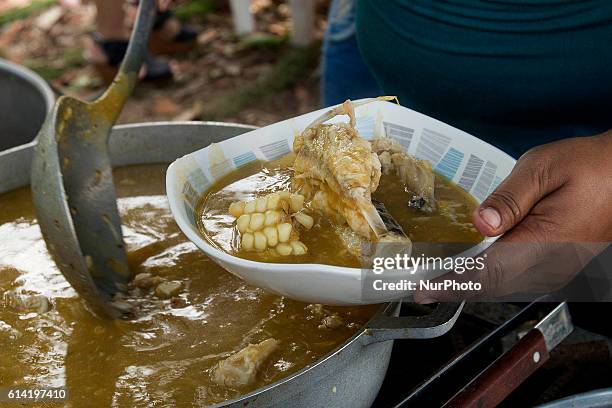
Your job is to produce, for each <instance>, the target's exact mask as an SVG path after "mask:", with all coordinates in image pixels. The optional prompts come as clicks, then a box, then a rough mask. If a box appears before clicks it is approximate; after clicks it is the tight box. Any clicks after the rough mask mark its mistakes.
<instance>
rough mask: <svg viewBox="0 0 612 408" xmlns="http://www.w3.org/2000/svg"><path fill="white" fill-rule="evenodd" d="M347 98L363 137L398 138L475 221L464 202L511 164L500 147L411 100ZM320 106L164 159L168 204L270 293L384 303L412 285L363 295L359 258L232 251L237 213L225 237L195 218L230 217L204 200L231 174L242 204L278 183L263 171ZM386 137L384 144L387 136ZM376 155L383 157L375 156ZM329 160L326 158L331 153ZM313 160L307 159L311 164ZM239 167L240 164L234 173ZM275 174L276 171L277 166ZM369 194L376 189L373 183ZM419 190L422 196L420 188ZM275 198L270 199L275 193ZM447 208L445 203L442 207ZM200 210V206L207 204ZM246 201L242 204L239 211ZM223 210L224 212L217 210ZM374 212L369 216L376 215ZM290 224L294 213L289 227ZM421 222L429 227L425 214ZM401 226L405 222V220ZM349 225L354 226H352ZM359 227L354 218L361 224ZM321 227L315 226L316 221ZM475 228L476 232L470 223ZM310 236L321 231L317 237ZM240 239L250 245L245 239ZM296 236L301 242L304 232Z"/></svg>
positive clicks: (430, 272) (420, 272) (481, 194)
mask: <svg viewBox="0 0 612 408" xmlns="http://www.w3.org/2000/svg"><path fill="white" fill-rule="evenodd" d="M353 106H354V114H355V120H356V123H355V127H354V130H355V131H356V132H357V134H358V135H359V137H360V138H363V139H365V140H370V141H376V140H381V138H384V140H385V141H389V142H390V143H392V144H393V146H397V148H398V149H400V148H401V149H402V150H403V153H402V154H404V153H405V156H409V157H415V158H416V162H419V163H424V164H423V167H427V168H429V169H430V170H429V171H432V172H433V173H434V174H435V177H436V183H441V184H440V186H441V188H440V189H439V191H440V192H441V193H443V190H444V189H446V190H448V189H454V193H453V194H455V195H456V196H460V195H461V194H463V196H464V197H463V198H464V200H465V201H466V203H467V202H470V200H471V204H469V205H467V206H466V211H464V213H463V214H460V215H461V216H462V217H463V221H462V224H464V225H462V226H461V227H462V228H468V229H469V228H472V229H473V226H471V220H470V218H469V217H470V215H471V210H473V209H474V208H475V207H476V206H477V204H478V203H480V202H482V201H483V200H484V199H485V198H486V196H487V195H488V194H489V193H490V192H491V191H493V190H494V189H495V187H496V186H497V185H498V184H499V183H500V182H501V181H502V180H503V179H504V178H505V177H506V176H507V175H508V174H509V173H510V171H511V169H512V167H513V166H514V164H515V160H514V159H513V158H512V157H510V156H508V155H507V154H505V153H504V152H502V151H500V150H499V149H497V148H495V147H493V146H491V145H489V144H487V143H485V142H483V141H481V140H479V139H477V138H476V137H474V136H471V135H469V134H467V133H465V132H463V131H461V130H458V129H456V128H454V127H452V126H449V125H447V124H444V123H442V122H440V121H438V120H435V119H432V118H430V117H428V116H425V115H423V114H420V113H418V112H415V111H413V110H410V109H408V108H405V107H402V106H399V105H396V104H394V103H390V102H387V101H381V100H360V101H355V102H354V104H353ZM327 112H328V109H321V110H318V111H315V112H311V113H308V114H305V115H301V116H298V117H296V118H292V119H288V120H285V121H283V122H279V123H275V124H273V125H269V126H266V127H263V128H260V129H256V130H252V131H250V132H248V133H245V134H242V135H239V136H237V137H234V138H231V139H228V140H225V141H223V142H221V143H215V144H213V145H211V146H208V147H206V148H203V149H201V150H198V151H195V152H192V153H190V154H188V155H186V156H184V157H181V158H180V159H178V160H176V161H175V162H174V163H172V164H171V165H170V167H169V169H168V172H167V177H166V189H167V194H168V199H169V203H170V208H171V210H172V213H173V215H174V217H175V219H176V221H177V224H178V225H179V227H180V228H181V230H182V231H183V233H185V235H186V236H187V237H188V238H189V239H190V240H191V241H192V242H194V243H195V244H196V245H197V246H198V247H199V248H200V249H201V250H202V251H204V252H205V253H206V254H207V255H208V256H209V257H211V258H212V259H214V260H215V261H216V262H217V263H218V264H219V265H221V266H223V267H224V268H225V269H226V270H228V271H229V272H231V273H232V274H234V275H236V276H238V277H240V278H242V279H244V280H245V281H247V282H248V283H250V284H253V285H256V286H259V287H262V288H265V289H266V290H269V291H271V292H273V293H277V294H280V295H283V296H287V297H290V298H293V299H297V300H301V301H305V302H316V303H323V304H330V305H356V304H370V303H382V302H388V301H392V300H395V299H399V298H403V297H409V296H411V291H409V290H403V289H401V290H394V291H390V290H381V291H377V292H374V293H371V291H369V292H368V295H367V296H364V289H363V285H364V279H365V278H364V276H365V273H367V272H368V269H367V268H365V267H362V266H361V265H359V264H358V263H357V264H353V265H349V264H342V263H339V264H338V263H335V262H334V259H333V256H332V257H328V259H326V260H324V261H317V258H313V257H310V258H308V257H302V259H304V260H303V261H297V262H291V263H288V262H284V260H287V259H289V258H287V257H277V258H269V259H272V261H270V262H268V261H267V259H268V258H261V257H258V256H257V253H256V252H251V253H250V254H251V255H252V256H251V255H249V254H248V253H247V254H246V256H243V255H244V253H237V252H232V250H231V245H234V244H235V243H236V242H238V243H239V244H242V245H244V244H245V242H244V241H240V240H241V238H240V237H241V236H242V237H244V235H248V234H246V233H244V231H243V232H242V233H241V232H240V228H241V227H240V225H239V221H240V220H239V219H236V220H235V224H236V225H235V226H233V227H231V226H230V227H229V228H233V232H232V233H231V234H229V233H227V232H224V231H221V232H220V233H219V234H217V235H218V236H219V237H221V238H222V237H223V235H224V234H225V236H226V237H227V239H226V242H223V240H222V239H219V240H215V239H211V237H210V236H208V234H207V230H206V227H204V228H203V227H202V223H204V224H206V223H207V222H208V219H212V220H214V219H215V218H218V219H220V220H221V221H222V222H219V225H221V226H222V225H224V224H223V223H224V222H225V223H226V224H228V222H231V220H233V218H231V217H230V218H229V219H228V218H219V215H218V213H219V211H218V210H223V209H219V208H217V209H215V208H213V209H212V210H211V211H210V212H206V211H203V210H202V208H203V197H207V196H211V195H214V194H215V193H216V192H218V193H219V194H221V195H223V194H225V195H226V196H227V195H228V194H230V193H232V189H234V190H235V189H236V188H238V187H236V186H237V184H236V183H233V181H235V179H238V178H240V177H244V178H243V180H246V181H247V182H248V183H245V184H244V185H245V186H247V187H248V186H250V188H251V189H252V193H253V194H251V195H250V196H248V197H247V200H246V204H245V201H243V202H241V203H239V204H241V205H242V206H244V205H249V204H248V201H251V204H250V205H251V206H253V205H255V204H256V201H257V198H258V197H261V196H262V194H263V193H262V192H264V191H265V192H266V193H269V192H273V191H275V190H274V188H276V187H274V188H272V189H269V190H265V188H264V187H265V186H264V185H265V184H266V183H268V184H273V183H269V182H268V180H267V179H266V177H267V176H268V175H269V174H271V173H273V172H274V171H275V168H276V167H278V166H279V164H278V163H282V162H283V160H284V158H287V157H289V158H290V157H291V155H292V154H294V153H295V152H292V146H294V141H295V138H296V136H298V135H300V134H302V132H304V130H305V129H306V128H307V127H309V126H310V125H311V124H312V123H313V121H317V120H318V119H321V118H323V119H328V118H329V116H333V115H327V116H325V114H326V113H327ZM342 122H346V116H340V115H338V116H334V117H331V119H330V120H328V121H327V123H335V124H337V123H342ZM347 126H348V125H347ZM384 143H385V144H387V142H384ZM351 154H352V153H351ZM379 156H380V157H381V160H380V161H381V162H382V161H383V160H382V156H381V155H379ZM332 159H333V158H332ZM328 160H330V159H329V158H328ZM410 160H413V159H410ZM270 163H271V164H270ZM266 164H270V166H268V167H266ZM257 165H259V166H260V167H261V166H263V169H261V171H259V172H257ZM249 166H255V170H252V171H251V173H249V170H244V169H248V168H249ZM280 166H281V167H282V166H285V167H287V168H290V167H291V159H290V160H289V164H288V165H287V163H284V164H281V165H280ZM316 166H317V165H314V166H312V165H311V167H316ZM302 167H307V166H302ZM383 171H384V165H383ZM241 172H242V173H244V174H242V175H241ZM245 172H246V173H245ZM249 174H251V177H250V178H249V177H246V176H248V175H249ZM279 177H283V176H282V174H281V176H279ZM385 177H386V176H385V175H384V174H383V176H382V177H381V178H380V186H379V187H378V191H380V190H385V188H386V190H385V191H384V192H385V194H383V195H382V197H380V199H381V200H384V199H385V196H387V197H388V196H394V195H398V194H399V193H398V194H395V191H393V190H390V189H389V188H390V187H389V186H391V187H395V188H397V185H393V184H389V183H387V184H389V186H387V187H385V185H384V184H385V181H384V180H385ZM387 177H388V176H387ZM255 180H264V182H263V183H261V182H259V184H258V182H257V181H255ZM293 182H294V181H293ZM224 186H225V187H226V188H225V189H224V188H223V187H224ZM436 186H438V184H436ZM239 187H240V186H239ZM243 187H244V186H243ZM436 188H438V187H436ZM298 192H299V191H298ZM281 194H288V192H287V193H283V192H281ZM436 194H438V190H436ZM266 197H267V196H266ZM372 197H376V193H374V195H373V196H372ZM420 199H421V200H422V198H420ZM274 200H275V201H276V198H274ZM204 201H206V200H204ZM402 202H403V201H402ZM311 203H312V201H311ZM387 203H388V202H387ZM204 204H206V202H204ZM228 204H229V207H232V206H233V205H235V204H234V203H231V204H230V203H229V202H225V203H224V204H223V205H225V206H226V207H225V212H228V211H229V212H230V213H231V212H232V208H227V205H228ZM393 204H394V203H393V202H391V203H390V205H393ZM442 204H444V205H447V204H448V205H447V207H451V209H452V207H453V205H454V204H455V203H453V202H450V204H449V203H447V202H445V201H444V200H440V211H438V213H440V212H442ZM470 206H471V207H470ZM444 209H445V210H446V208H444ZM470 209H471V210H470ZM204 210H206V206H205V205H204ZM400 210H401V208H400ZM468 210H470V211H468ZM240 211H242V210H241V209H239V210H238V213H235V214H234V215H235V216H238V215H239V214H240ZM248 211H249V210H245V212H248ZM292 211H293V210H291V209H289V210H288V211H287V214H285V217H288V216H291V217H293V216H294V215H290V214H289V213H291V212H292ZM314 212H316V211H314ZM397 214H398V212H396V213H395V215H397ZM431 214H437V213H431V212H430V213H429V214H422V217H414V218H412V219H411V221H412V220H416V219H425V220H426V219H427V218H428V217H430V218H431ZM313 215H314V214H313ZM359 216H360V214H359V213H358V212H357V213H355V217H353V216H350V217H345V223H346V222H348V223H349V224H350V223H351V218H358V217H359ZM222 217H226V216H225V215H222ZM235 218H239V217H235ZM260 218H261V217H260ZM364 218H368V215H367V214H366V215H365V217H364ZM372 218H375V215H374V216H372ZM228 220H230V221H228ZM455 224H457V223H455ZM295 225H296V223H295V222H294V230H295ZM422 225H423V228H424V229H428V228H429V225H430V224H427V223H425V224H422ZM404 226H406V225H405V224H404ZM455 227H456V226H455ZM351 228H353V227H352V226H351ZM356 228H359V226H357V227H356ZM423 228H421V229H423ZM448 228H451V224H449V223H447V224H444V225H442V226H441V228H438V229H442V230H444V229H448ZM453 228H454V227H453ZM203 230H204V231H203ZM322 230H323V229H321V228H320V229H319V231H322ZM248 231H250V230H248ZM432 232H433V229H432ZM472 232H475V230H473V231H472ZM429 233H430V232H429V231H425V234H424V235H423V234H421V238H420V239H419V240H420V241H427V239H428V236H427V234H429ZM255 234H257V232H256V233H255ZM210 235H212V234H210ZM328 238H329V234H328V235H327V236H326V237H324V238H320V239H318V238H317V237H314V238H312V234H311V243H313V244H312V245H321V246H320V247H317V248H319V250H320V251H323V250H324V248H323V246H325V245H327V246H330V245H331V246H333V245H332V244H331V241H327V239H328ZM496 238H497V237H487V238H482V237H478V238H477V239H473V238H470V239H472V241H470V242H471V244H470V245H469V247H468V248H464V249H463V250H462V252H461V253H455V254H453V256H455V257H468V256H475V255H477V254H479V253H481V252H482V251H483V250H485V249H486V248H487V247H488V246H490V245H491V244H492V243H493V242H494V241H495V239H496ZM445 239H450V238H445ZM315 241H318V243H317V242H315ZM232 242H233V243H234V244H232ZM321 242H323V244H321ZM450 242H453V241H452V240H451V241H450ZM454 242H460V241H454ZM461 242H462V241H461ZM246 244H250V245H251V246H252V245H253V244H251V243H250V242H247V243H246ZM255 244H256V243H255ZM306 244H307V245H305V246H306V247H307V246H309V245H308V243H306ZM279 245H280V244H278V245H277V247H276V248H275V249H276V250H278V248H279ZM299 245H303V244H302V243H301V241H300V243H299ZM334 245H335V244H334ZM315 249H316V248H309V249H308V251H310V253H313V254H314V253H316V252H317V251H316V250H315ZM298 250H299V248H298ZM266 251H267V250H266ZM300 253H301V251H300ZM238 255H240V256H238ZM335 255H337V254H335ZM313 256H314V255H313ZM338 256H339V255H338ZM313 259H314V261H313ZM445 272H447V271H445V270H444V269H440V268H438V269H433V268H417V269H416V271H410V272H409V271H407V270H405V269H403V270H402V269H391V270H389V271H385V274H386V276H387V277H388V278H392V279H402V278H408V279H433V278H435V277H438V276H440V275H442V274H443V273H445Z"/></svg>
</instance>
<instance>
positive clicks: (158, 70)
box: [91, 33, 174, 84]
mask: <svg viewBox="0 0 612 408" xmlns="http://www.w3.org/2000/svg"><path fill="white" fill-rule="evenodd" d="M91 39H92V40H93V42H94V44H95V45H96V46H97V47H98V48H99V49H100V50H101V51H102V53H103V54H104V57H105V61H104V62H93V65H94V66H95V68H96V70H97V71H98V73H99V74H100V76H101V77H102V79H103V80H104V82H105V83H106V84H109V83H111V82H112V81H113V78H114V77H115V75H116V74H117V71H118V70H119V65H121V61H123V56H124V55H125V52H126V51H127V47H128V42H127V41H125V40H106V39H104V38H102V36H101V35H100V34H99V33H93V34H91ZM173 76H174V75H173V73H172V69H171V68H170V64H169V63H168V61H165V60H163V59H161V58H157V57H153V56H151V55H149V54H147V56H146V57H145V62H144V75H142V76H141V77H140V80H142V81H159V80H168V79H172V78H173Z"/></svg>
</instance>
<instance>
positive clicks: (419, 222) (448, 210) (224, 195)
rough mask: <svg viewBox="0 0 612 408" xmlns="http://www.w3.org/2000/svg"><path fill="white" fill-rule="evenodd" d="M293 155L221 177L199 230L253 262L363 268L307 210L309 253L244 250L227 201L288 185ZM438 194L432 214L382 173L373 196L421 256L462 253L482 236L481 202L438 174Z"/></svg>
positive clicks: (201, 208)
mask: <svg viewBox="0 0 612 408" xmlns="http://www.w3.org/2000/svg"><path fill="white" fill-rule="evenodd" d="M293 159H294V155H293V154H290V155H288V156H286V157H283V158H281V159H279V160H276V161H273V162H268V163H263V162H256V163H253V164H250V165H248V166H244V167H242V168H240V169H237V170H235V171H233V172H231V173H229V174H228V175H226V176H225V177H223V178H221V179H220V180H218V181H217V182H216V183H215V184H214V185H213V186H212V187H211V188H210V189H209V190H208V191H207V192H206V193H205V194H204V196H203V197H202V199H201V200H200V203H199V205H198V210H197V214H198V219H197V223H198V227H199V230H200V232H201V233H202V235H203V236H204V237H205V238H206V239H207V241H208V242H209V243H210V244H212V245H214V246H216V247H217V248H219V249H222V250H224V251H226V252H228V253H230V254H232V255H235V256H239V257H242V258H245V259H250V260H254V261H261V262H283V263H285V262H286V263H320V264H327V265H338V266H348V267H360V266H361V264H360V262H359V260H358V259H357V257H355V256H354V255H352V254H351V253H349V252H348V251H347V250H346V248H345V246H344V245H343V243H342V241H341V240H340V238H338V236H337V234H336V232H335V230H334V228H333V226H332V225H331V224H330V223H329V221H327V219H326V218H324V217H322V216H320V215H319V214H317V213H313V212H309V214H310V215H312V216H313V217H314V219H315V225H314V227H313V228H312V229H311V230H308V231H305V230H302V231H301V232H300V240H301V241H302V242H304V244H306V246H307V247H308V254H307V255H301V256H291V255H290V256H284V257H283V256H279V255H274V254H270V252H269V251H263V252H256V251H244V250H241V249H240V245H239V243H240V240H239V238H240V237H239V233H238V231H237V230H236V228H235V221H236V219H235V218H234V217H232V216H231V215H229V213H228V208H229V205H230V204H231V203H232V202H235V201H239V200H247V201H248V200H253V199H255V198H257V197H259V196H263V195H266V194H270V193H272V192H275V191H281V190H289V189H290V185H291V177H292V174H293V171H292V169H291V164H292V162H293ZM435 196H436V202H437V208H436V210H435V211H434V212H433V213H424V212H423V211H420V210H418V209H416V208H410V207H408V201H409V200H410V198H411V197H412V193H410V192H409V191H406V190H405V189H404V186H403V184H402V182H401V180H400V179H399V178H398V177H397V176H395V175H394V174H390V175H383V176H382V178H381V180H380V184H379V186H378V189H377V190H376V192H375V193H374V195H373V197H374V198H375V199H377V200H379V201H381V202H382V203H383V204H385V207H386V208H387V210H388V211H389V213H390V214H391V215H392V216H393V218H394V219H395V220H396V221H397V222H398V223H399V224H400V226H401V227H402V229H403V230H404V232H405V233H406V234H407V235H408V236H409V237H410V239H411V240H412V241H413V242H414V243H415V244H416V246H415V251H416V253H418V254H419V255H420V253H421V248H423V247H425V248H428V249H429V251H430V252H427V249H424V251H425V252H426V253H425V255H428V256H429V255H444V256H445V255H452V254H455V253H456V252H458V250H457V248H458V247H459V248H461V249H465V248H466V247H469V246H471V245H473V244H476V243H478V242H480V241H481V240H482V236H481V235H480V234H479V233H478V231H477V230H476V229H475V228H474V226H473V224H472V222H471V217H472V212H473V211H474V209H475V208H476V207H477V206H478V203H477V202H476V200H474V198H473V197H472V196H471V195H470V194H468V193H467V192H465V191H464V190H463V189H461V188H460V187H458V186H457V185H455V184H454V183H453V182H451V181H449V180H448V179H446V178H444V177H442V176H440V175H438V174H436V177H435ZM428 243H434V244H444V243H449V244H453V245H449V248H448V249H447V248H444V245H434V246H431V245H429V246H428V245H427V244H428ZM423 244H425V245H423ZM456 244H462V245H459V246H458V245H456Z"/></svg>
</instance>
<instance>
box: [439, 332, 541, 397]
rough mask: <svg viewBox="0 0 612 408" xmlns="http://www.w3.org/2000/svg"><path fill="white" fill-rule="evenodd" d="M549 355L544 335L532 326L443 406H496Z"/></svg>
mask: <svg viewBox="0 0 612 408" xmlns="http://www.w3.org/2000/svg"><path fill="white" fill-rule="evenodd" d="M548 358H549V354H548V350H547V349H546V343H545V342H544V336H543V335H542V333H541V332H540V331H539V330H537V329H533V330H531V331H529V332H528V333H527V334H526V335H525V336H524V337H523V338H522V339H520V340H519V341H518V342H517V343H516V344H515V345H514V346H513V347H512V348H511V349H510V350H509V351H508V352H507V353H505V354H504V355H502V356H501V357H499V358H498V359H497V360H495V361H494V362H493V363H492V364H491V365H490V366H489V367H487V368H486V369H485V371H483V372H482V373H481V374H479V375H478V376H477V377H476V378H475V379H474V380H473V381H472V382H471V383H469V384H468V385H467V387H466V388H464V389H463V390H461V391H460V392H459V393H458V394H456V395H455V396H454V397H453V398H452V399H451V400H450V401H448V402H447V403H446V404H445V405H444V406H445V407H477V408H487V407H495V406H497V405H498V404H499V403H500V402H502V401H503V400H504V399H505V398H506V397H507V396H508V395H510V393H512V391H514V390H515V389H516V388H517V387H518V386H519V385H520V384H521V383H522V382H523V381H525V380H526V379H527V378H528V377H529V376H530V375H531V374H533V373H534V372H535V371H536V370H537V369H538V368H540V366H542V365H543V364H544V362H546V361H547V360H548Z"/></svg>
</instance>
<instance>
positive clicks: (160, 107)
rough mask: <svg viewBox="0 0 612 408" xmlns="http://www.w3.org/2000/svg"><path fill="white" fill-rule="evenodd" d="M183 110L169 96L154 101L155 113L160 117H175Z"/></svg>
mask: <svg viewBox="0 0 612 408" xmlns="http://www.w3.org/2000/svg"><path fill="white" fill-rule="evenodd" d="M180 109H181V108H180V107H179V106H178V105H177V103H176V102H174V100H172V99H171V98H168V97H167V96H157V97H155V98H154V100H153V108H152V110H153V112H154V113H156V114H158V115H167V116H170V115H175V114H176V113H177V112H178V111H179V110H180Z"/></svg>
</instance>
